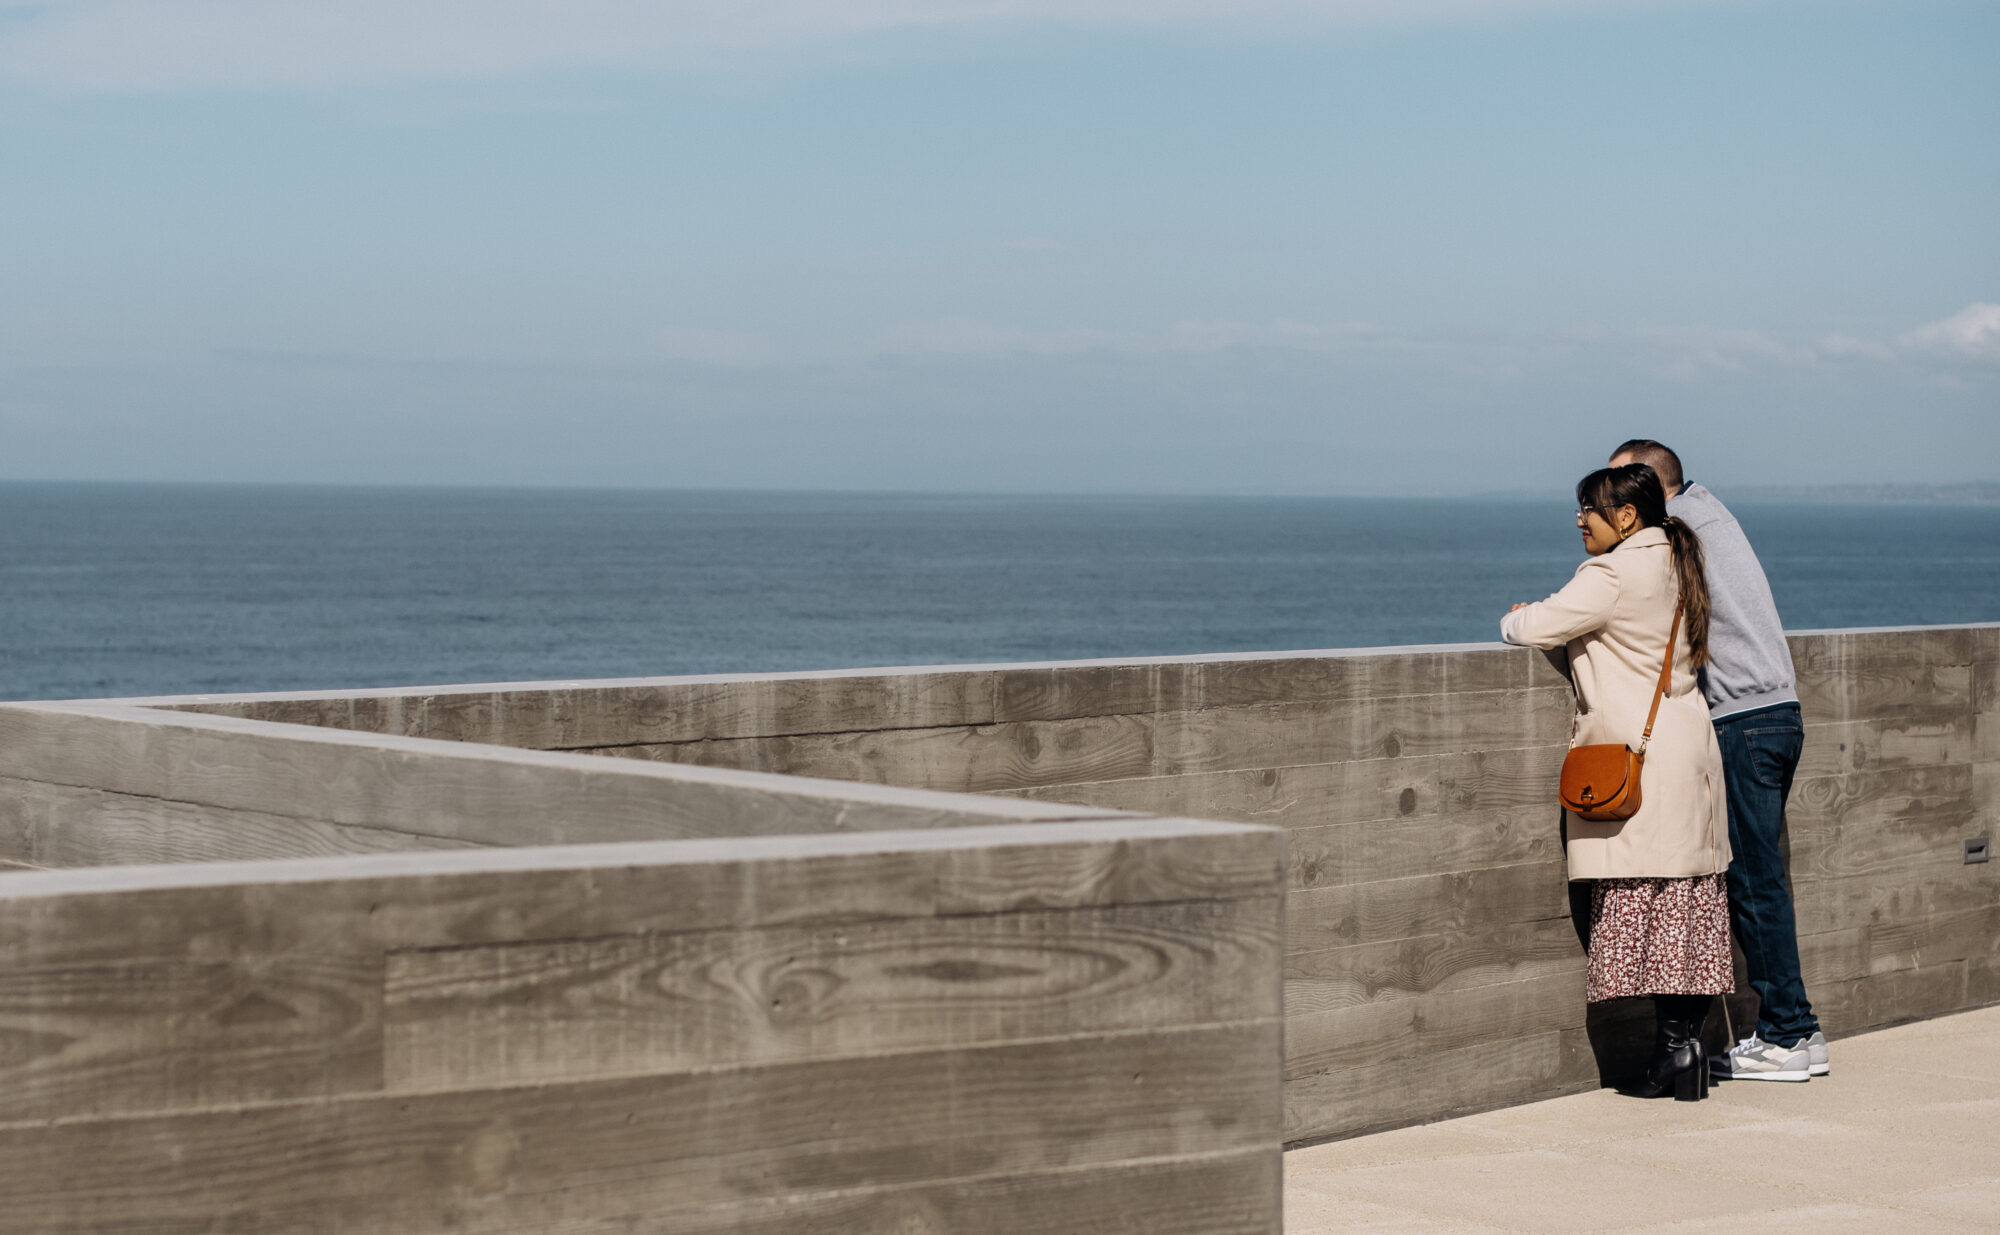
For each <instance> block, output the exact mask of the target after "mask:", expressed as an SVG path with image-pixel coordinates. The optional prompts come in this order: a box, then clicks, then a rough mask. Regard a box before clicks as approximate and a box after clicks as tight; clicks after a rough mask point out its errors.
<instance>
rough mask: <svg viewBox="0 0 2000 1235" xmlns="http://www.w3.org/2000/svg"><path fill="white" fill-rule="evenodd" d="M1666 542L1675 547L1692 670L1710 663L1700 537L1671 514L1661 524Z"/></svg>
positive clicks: (1706, 583)
mask: <svg viewBox="0 0 2000 1235" xmlns="http://www.w3.org/2000/svg"><path fill="white" fill-rule="evenodd" d="M1660 529H1661V530H1662V531H1664V532H1666V534H1667V543H1668V544H1669V545H1671V546H1672V547H1673V550H1674V573H1675V574H1676V575H1678V576H1680V585H1681V603H1682V604H1683V605H1684V606H1686V611H1685V613H1684V615H1683V617H1682V622H1683V623H1684V624H1685V625H1686V627H1687V637H1688V652H1689V659H1690V660H1691V661H1692V662H1693V663H1692V664H1690V665H1689V666H1688V668H1690V669H1699V668H1701V666H1703V665H1705V664H1707V663H1708V574H1707V570H1706V567H1705V566H1704V564H1703V561H1702V555H1701V537H1699V536H1697V535H1695V532H1694V529H1693V528H1691V527H1689V526H1688V525H1687V524H1685V523H1683V522H1681V521H1680V520H1679V519H1676V518H1674V517H1673V516H1672V515H1668V516H1667V517H1666V519H1665V520H1664V521H1662V522H1661V524H1660Z"/></svg>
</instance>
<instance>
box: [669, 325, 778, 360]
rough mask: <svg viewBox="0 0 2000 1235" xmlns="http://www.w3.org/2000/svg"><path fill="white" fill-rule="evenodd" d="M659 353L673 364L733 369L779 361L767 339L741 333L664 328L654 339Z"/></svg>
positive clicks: (762, 336)
mask: <svg viewBox="0 0 2000 1235" xmlns="http://www.w3.org/2000/svg"><path fill="white" fill-rule="evenodd" d="M658 338H659V343H660V350H661V351H663V352H664V353H666V354H667V355H668V356H670V357H672V358H673V359H675V360H684V361H688V362H689V363H692V364H704V365H721V366H724V367H730V368H736V367H742V366H748V365H765V364H771V363H773V362H774V361H776V360H777V359H778V358H779V355H778V347H777V345H776V344H775V343H773V342H772V341H771V340H770V338H769V337H767V336H765V335H761V334H753V333H751V332H749V331H744V330H707V329H703V328H701V327H696V326H668V327H665V328H664V329H662V330H661V331H660V332H659V335H658Z"/></svg>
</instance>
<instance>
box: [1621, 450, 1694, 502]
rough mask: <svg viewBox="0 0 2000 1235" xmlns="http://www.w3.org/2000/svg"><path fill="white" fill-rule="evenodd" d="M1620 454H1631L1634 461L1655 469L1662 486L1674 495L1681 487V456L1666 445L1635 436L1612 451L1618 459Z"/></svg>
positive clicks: (1668, 494) (1669, 493)
mask: <svg viewBox="0 0 2000 1235" xmlns="http://www.w3.org/2000/svg"><path fill="white" fill-rule="evenodd" d="M1619 455H1631V456H1632V461H1633V462H1634V463H1643V464H1645V465H1646V466H1647V467H1650V468H1652V469H1653V472H1654V474H1656V475H1657V476H1659V478H1660V487H1661V488H1662V489H1665V490H1666V491H1667V496H1668V497H1672V496H1673V495H1674V494H1675V493H1676V492H1677V491H1679V489H1680V487H1681V482H1682V480H1683V477H1682V476H1681V457H1680V456H1679V455H1677V454H1675V453H1674V452H1673V451H1671V450H1668V449H1667V448H1666V447H1665V446H1662V445H1660V444H1659V443H1658V442H1656V441H1654V440H1652V439H1651V438H1646V437H1635V438H1633V439H1632V440H1631V441H1629V442H1626V443H1625V444H1624V445H1623V446H1620V447H1619V448H1618V449H1616V450H1614V451H1612V452H1611V457H1612V458H1614V459H1616V458H1617V457H1618V456H1619Z"/></svg>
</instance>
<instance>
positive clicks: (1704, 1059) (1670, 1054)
mask: <svg viewBox="0 0 2000 1235" xmlns="http://www.w3.org/2000/svg"><path fill="white" fill-rule="evenodd" d="M1714 1002H1715V997H1714V996H1713V995H1655V996H1653V1019H1654V1023H1655V1024H1656V1026H1657V1028H1656V1029H1655V1031H1654V1034H1653V1059H1652V1062H1651V1063H1649V1064H1647V1065H1646V1079H1645V1080H1643V1081H1641V1082H1640V1083H1639V1084H1638V1085H1636V1086H1634V1087H1633V1088H1632V1090H1631V1092H1632V1093H1633V1094H1634V1095H1635V1096H1637V1097H1641V1098H1660V1097H1664V1096H1666V1094H1667V1093H1668V1092H1669V1091H1671V1092H1672V1093H1673V1095H1674V1100H1675V1101H1677V1102H1699V1101H1701V1100H1702V1099H1703V1098H1706V1097H1707V1096H1708V1051H1707V1050H1706V1049H1705V1048H1704V1047H1703V1046H1702V1044H1701V1030H1702V1025H1703V1024H1704V1023H1705V1022H1706V1021H1707V1020H1708V1009H1709V1007H1710V1005H1712V1004H1713V1003H1714Z"/></svg>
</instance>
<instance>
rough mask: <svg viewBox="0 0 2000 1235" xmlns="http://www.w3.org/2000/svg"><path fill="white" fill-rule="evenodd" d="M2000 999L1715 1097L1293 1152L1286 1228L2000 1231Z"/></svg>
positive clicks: (1497, 1120)
mask: <svg viewBox="0 0 2000 1235" xmlns="http://www.w3.org/2000/svg"><path fill="white" fill-rule="evenodd" d="M1996 1060H2000V1008H1988V1009H1985V1010H1983V1011H1978V1012H1967V1013H1963V1014H1961V1015H1958V1016H1949V1017H1942V1018H1940V1019H1937V1020H1932V1021H1924V1022H1920V1023H1918V1024H1914V1025H1904V1026H1900V1027H1898V1028H1895V1029H1885V1030H1882V1031H1880V1032H1878V1033H1871V1034H1864V1035H1862V1036H1860V1037H1854V1038H1844V1039H1841V1040H1839V1041H1837V1042H1835V1043H1834V1044H1833V1048H1832V1062H1833V1074H1832V1075H1831V1076H1827V1077H1821V1078H1817V1079H1815V1080H1812V1081H1810V1082H1807V1083H1806V1084H1803V1085H1800V1084H1782V1083H1776V1082H1749V1081H1737V1082H1735V1083H1733V1084H1727V1085H1716V1086H1714V1087H1713V1088H1711V1089H1710V1090H1709V1095H1710V1096H1709V1099H1708V1101H1706V1102H1674V1101H1673V1100H1671V1099H1667V1100H1664V1101H1657V1102H1645V1101H1640V1100H1638V1099H1635V1098H1626V1097H1621V1096H1620V1095H1618V1094H1616V1093H1612V1092H1610V1091H1608V1090H1602V1091H1599V1092H1597V1093H1591V1094H1581V1095H1578V1096H1576V1097H1570V1098H1558V1099H1556V1100H1554V1101H1550V1102H1539V1103H1535V1104H1534V1105H1531V1106H1518V1107H1514V1108H1511V1109H1509V1110H1504V1111H1491V1112H1488V1113H1486V1114H1484V1115H1474V1116H1471V1117H1469V1118H1466V1119H1454V1120H1450V1121H1448V1122H1445V1123H1436V1124H1430V1125H1428V1126H1426V1127H1421V1128H1405V1129H1403V1130H1401V1131H1398V1132H1385V1133H1382V1134H1380V1135H1377V1136H1365V1137H1359V1138H1357V1139H1354V1140H1350V1141H1338V1142H1334V1143H1332V1144H1328V1145H1320V1146H1316V1147H1314V1148H1311V1149H1301V1150H1296V1151H1294V1152H1292V1153H1289V1154H1286V1155H1285V1230H1286V1232H1287V1235H1322V1233H1325V1232H1335V1231H1339V1232H1352V1231H1394V1232H1398V1233H1401V1235H1487V1233H1493V1235H1499V1233H1502V1232H1505V1233H1510V1235H1511V1233H1514V1232H1523V1231H1528V1232H1537V1233H1541V1232H1569V1231H1578V1232H1583V1231H1590V1232H1596V1231H1620V1232H1637V1231H1648V1232H1651V1231H1663V1232H1664V1231H1673V1232H1705V1231H1716V1232H1729V1233H1730V1235H1744V1233H1745V1232H1754V1233H1755V1235H1794V1233H1796V1235H1846V1233H1847V1232H1867V1233H1868V1235H1882V1233H1884V1232H1901V1231H1911V1232H1925V1233H1926V1235H1929V1233H1932V1232H1935V1233H1936V1235H1958V1233H1960V1232H1973V1231H1979V1232H1988V1233H1990V1232H1994V1231H2000V1068H1996V1067H1995V1061H1996Z"/></svg>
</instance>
